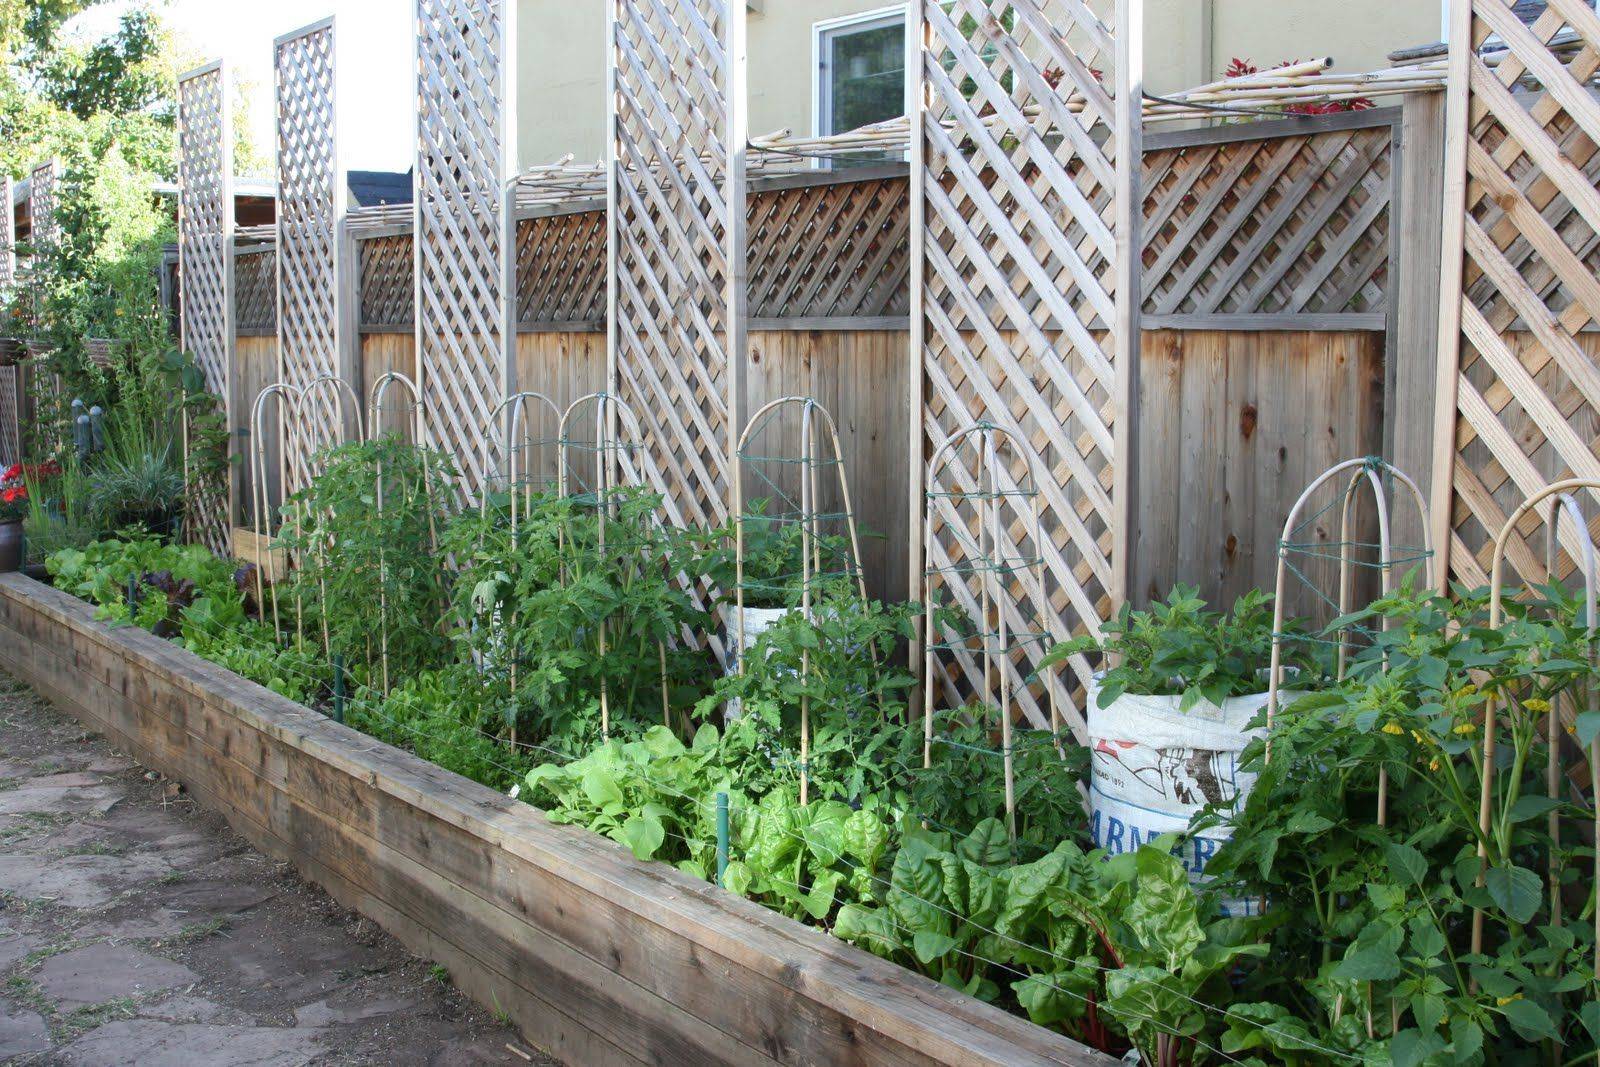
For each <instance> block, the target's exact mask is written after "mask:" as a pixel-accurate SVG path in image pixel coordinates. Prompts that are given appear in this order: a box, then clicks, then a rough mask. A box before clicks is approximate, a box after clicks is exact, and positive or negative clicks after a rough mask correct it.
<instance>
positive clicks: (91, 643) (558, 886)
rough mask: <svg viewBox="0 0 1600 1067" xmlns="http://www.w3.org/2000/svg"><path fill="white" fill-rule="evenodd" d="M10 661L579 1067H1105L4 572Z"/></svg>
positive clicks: (0, 600) (3, 630) (1090, 1055)
mask: <svg viewBox="0 0 1600 1067" xmlns="http://www.w3.org/2000/svg"><path fill="white" fill-rule="evenodd" d="M0 640H3V641H4V644H5V647H6V648H7V650H8V652H9V656H8V669H9V670H10V672H11V673H13V674H14V675H16V676H17V677H18V678H20V679H22V680H23V681H25V682H27V683H28V684H30V685H32V686H34V687H35V688H36V689H38V690H39V691H40V692H41V693H42V694H44V695H45V696H46V697H47V698H49V699H50V700H51V701H52V702H53V703H55V704H56V706H58V707H59V708H61V709H62V710H64V711H66V712H68V713H70V714H72V715H74V716H75V717H77V718H78V719H80V720H81V721H83V722H84V723H85V724H86V725H87V726H89V727H91V728H93V729H95V730H98V731H101V732H103V733H105V734H107V735H108V736H109V737H111V738H112V739H113V741H114V742H115V743H117V744H118V745H119V746H121V747H123V748H125V749H127V750H128V751H129V752H131V753H133V754H134V755H135V756H137V757H138V759H139V760H140V761H141V762H143V763H145V764H147V765H148V766H151V767H154V768H156V769H158V770H160V771H162V772H163V773H165V774H167V775H169V776H170V777H173V778H175V779H177V780H179V781H181V782H183V783H184V785H185V786H187V787H188V788H189V790H190V791H191V792H192V793H193V794H194V796H195V797H196V799H197V800H198V801H199V802H200V803H202V804H205V805H206V806H208V807H212V808H214V809H216V810H218V811H220V812H222V813H223V814H224V815H225V816H226V817H227V818H228V821H229V822H230V823H231V824H232V825H233V826H234V828H235V829H237V830H238V831H239V832H240V833H241V834H243V835H244V836H245V837H247V838H248V839H249V840H250V841H251V842H253V843H254V844H255V845H256V846H257V847H258V848H260V849H261V850H262V851H264V852H266V853H268V854H269V855H272V856H274V857H277V858H279V859H283V860H287V861H289V862H292V863H294V864H295V866H296V867H298V868H299V869H300V871H301V872H302V873H304V874H305V875H306V876H307V877H308V878H310V879H311V880H313V881H315V882H317V883H318V884H320V885H322V886H323V887H325V888H326V889H327V890H328V891H329V892H330V893H331V894H333V896H334V897H336V898H337V899H338V900H340V901H341V902H342V903H344V904H345V905H347V906H349V907H353V908H356V909H358V910H359V911H361V912H362V913H363V914H365V915H367V916H368V917H370V918H372V919H373V920H374V921H376V922H377V923H379V924H380V925H382V926H383V927H384V928H385V929H387V930H389V931H390V932H392V933H394V934H395V935H396V936H397V937H399V938H400V939H401V940H402V941H403V942H404V943H405V944H406V945H407V946H408V947H409V948H410V949H411V950H412V951H414V952H417V953H419V954H420V955H423V956H427V957H429V958H432V959H435V960H438V961H440V962H441V963H443V964H444V965H445V966H447V967H448V968H449V969H450V972H451V975H452V977H453V978H454V980H455V981H456V983H457V984H458V985H459V986H460V987H461V988H462V989H463V990H464V991H465V992H467V993H468V994H469V995H471V996H472V997H473V998H474V999H475V1000H477V1001H479V1002H480V1003H482V1004H485V1005H487V1006H490V1007H493V1008H495V1009H498V1010H504V1011H505V1012H507V1013H508V1014H510V1016H511V1017H512V1018H514V1019H515V1020H516V1022H517V1023H518V1025H519V1026H520V1027H521V1028H522V1030H523V1031H524V1033H526V1034H527V1036H528V1038H529V1039H530V1040H531V1041H533V1042H534V1043H536V1044H537V1045H539V1046H541V1047H543V1048H545V1049H548V1050H549V1051H551V1052H552V1053H553V1054H555V1055H557V1056H559V1057H561V1058H563V1059H565V1060H567V1061H568V1062H571V1063H575V1064H585V1065H604V1064H688V1063H693V1064H695V1065H697V1067H703V1065H710V1064H739V1065H744V1064H763V1063H813V1064H929V1063H948V1064H996V1065H999V1064H1045V1063H1057V1064H1062V1063H1064V1064H1082V1065H1085V1067H1089V1065H1095V1064H1102V1065H1110V1064H1111V1063H1113V1062H1114V1061H1112V1060H1110V1059H1109V1058H1107V1057H1104V1056H1101V1055H1099V1054H1098V1053H1095V1052H1092V1051H1090V1050H1088V1049H1085V1048H1084V1047H1083V1046H1081V1045H1078V1044H1076V1043H1075V1042H1072V1041H1069V1040H1067V1039H1066V1038H1064V1037H1062V1036H1060V1035H1058V1034H1054V1033H1052V1032H1050V1031H1047V1030H1045V1029H1043V1028H1040V1027H1036V1026H1034V1025H1032V1024H1030V1023H1028V1022H1027V1021H1025V1020H1023V1019H1019V1018H1017V1017H1014V1016H1011V1015H1008V1014H1006V1013H1005V1012H1002V1011H1000V1010H999V1009H996V1008H991V1007H989V1006H987V1005H984V1004H982V1003H980V1002H978V1001H976V1000H973V999H971V998H968V997H965V996H963V995H961V994H959V993H956V992H954V991H952V990H949V989H947V988H944V987H943V986H940V985H938V984H937V983H934V982H932V981H928V980H926V979H923V978H920V977H918V976H916V975H914V974H912V973H910V972H908V971H905V970H903V969H901V968H898V967H895V966H893V965H891V964H888V963H885V962H883V961H881V960H878V959H876V958H875V957H872V956H870V955H868V954H866V953H864V952H861V951H858V950H856V949H854V948H852V947H851V946H849V945H845V944H843V943H842V942H839V941H837V940H834V939H833V938H830V937H828V936H826V935H824V934H822V933H820V932H818V931H816V930H811V929H808V928H806V927H803V926H801V925H799V924H798V923H795V922H792V921H790V920H788V919H785V918H783V917H781V916H779V915H777V914H776V913H774V912H771V911H768V910H767V909H765V908H762V907H760V906H759V905H756V904H753V903H751V902H749V901H746V900H742V899H739V898H735V897H732V896H730V895H728V894H726V893H723V892H722V891H720V890H718V889H716V888H715V887H713V886H710V885H708V884H706V883H704V882H700V881H697V880H695V879H692V878H689V877H687V876H685V875H682V874H680V873H678V872H677V871H675V870H673V869H671V868H669V867H667V866H666V865H664V864H649V863H640V862H638V861H636V860H635V859H633V857H632V855H631V854H630V853H628V851H627V850H626V849H623V848H621V847H620V846H617V845H615V844H613V843H612V842H609V841H606V840H604V839H602V838H599V837H597V836H595V835H593V834H590V833H588V832H586V831H583V830H579V829H576V828H573V827H567V826H557V825H554V824H552V823H550V822H548V821H547V820H546V819H545V818H544V817H543V816H542V815H541V814H540V813H539V812H538V811H537V810H536V809H534V808H532V807H529V806H528V805H526V804H522V803H520V802H517V801H514V800H510V799H508V798H506V797H504V796H501V795H500V794H498V793H496V792H495V791H493V790H491V789H488V788H485V787H483V786H479V785H477V784H475V783H473V782H470V781H467V780H466V779H464V778H461V777H459V776H457V775H454V774H451V773H449V772H447V771H444V770H441V769H439V768H437V767H435V766H433V765H432V764H429V763H426V762H424V761H423V760H421V759H419V758H417V757H415V756H412V755H410V754H409V753H406V752H402V751H400V750H398V749H395V748H393V747H391V746H389V745H385V744H382V743H380V742H377V741H374V740H372V739H371V738H368V737H366V736H365V735H363V734H360V733H357V732H356V731H354V730H350V729H347V728H346V727H343V726H340V725H338V724H336V723H334V722H332V721H331V720H329V719H328V718H326V717H324V716H323V715H321V714H320V713H318V712H315V711H312V710H311V709H309V708H306V707H304V706H302V705H299V704H295V703H293V702H291V701H289V700H286V699H284V698H282V697H279V696H277V695H276V694H273V693H271V692H268V691H267V690H265V689H263V688H261V687H259V686H257V685H254V684H253V683H250V682H247V681H245V680H244V679H242V678H240V677H238V676H237V675H234V674H232V673H230V672H228V671H225V670H223V669H221V668H220V667H217V666H215V665H213V664H210V663H207V662H205V661H203V660H201V659H199V658H197V657H195V656H193V655H191V654H189V653H187V652H185V651H183V650H182V649H180V648H178V647H177V646H175V645H173V644H172V643H170V642H168V641H164V640H161V639H160V638H157V637H155V636H154V635H152V634H149V633H147V632H145V631H143V630H138V629H133V628H116V629H112V628H109V627H106V626H104V625H101V624H99V623H97V622H95V621H94V620H93V617H92V609H91V608H90V606H89V605H87V604H85V603H83V602H81V601H79V600H77V599H75V598H73V597H71V596H69V595H67V594H65V593H62V592H60V591H59V590H56V589H53V588H51V587H49V586H47V585H43V584H41V583H39V582H36V581H33V580H32V579H29V578H26V577H23V576H22V575H20V574H7V575H0Z"/></svg>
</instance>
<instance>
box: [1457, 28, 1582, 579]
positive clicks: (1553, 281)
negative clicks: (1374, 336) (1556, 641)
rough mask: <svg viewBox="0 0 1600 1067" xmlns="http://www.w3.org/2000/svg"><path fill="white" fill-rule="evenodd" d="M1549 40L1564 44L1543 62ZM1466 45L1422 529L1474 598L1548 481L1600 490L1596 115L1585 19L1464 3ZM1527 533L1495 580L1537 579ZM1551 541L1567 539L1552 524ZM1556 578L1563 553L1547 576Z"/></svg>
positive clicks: (1536, 556)
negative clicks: (1426, 525) (1434, 440)
mask: <svg viewBox="0 0 1600 1067" xmlns="http://www.w3.org/2000/svg"><path fill="white" fill-rule="evenodd" d="M1491 35H1493V36H1494V37H1496V38H1498V40H1499V42H1500V43H1501V44H1502V45H1503V47H1505V48H1506V49H1507V53H1506V55H1505V57H1504V58H1503V59H1502V60H1501V61H1500V62H1499V63H1498V64H1497V65H1495V66H1493V67H1491V66H1489V65H1488V64H1486V63H1485V62H1484V61H1483V59H1482V58H1481V57H1480V56H1478V55H1477V54H1476V48H1478V47H1479V46H1481V45H1482V44H1483V43H1484V42H1485V41H1486V40H1487V39H1488V38H1489V37H1490V36H1491ZM1558 37H1559V38H1561V39H1562V40H1567V39H1569V38H1575V41H1574V43H1573V44H1572V45H1565V46H1563V47H1561V48H1552V47H1551V42H1552V41H1553V40H1555V39H1557V38H1558ZM1470 44H1471V47H1472V48H1473V49H1474V51H1473V52H1472V53H1471V54H1468V55H1463V54H1462V53H1461V52H1460V51H1458V52H1457V53H1456V54H1455V56H1454V60H1455V61H1456V62H1458V63H1459V62H1461V61H1462V60H1463V59H1464V61H1465V66H1466V68H1467V73H1468V77H1467V81H1466V85H1465V102H1464V108H1462V109H1459V110H1460V112H1461V113H1462V114H1464V116H1465V121H1466V123H1467V128H1466V137H1465V140H1464V142H1463V144H1464V151H1463V153H1462V155H1463V156H1464V159H1461V160H1459V161H1458V163H1459V164H1464V167H1465V172H1466V177H1467V186H1466V197H1465V202H1464V205H1463V206H1464V208H1465V210H1464V212H1463V213H1462V215H1461V217H1460V225H1461V233H1460V239H1461V245H1460V248H1461V253H1462V258H1461V265H1462V277H1461V284H1462V290H1461V293H1460V294H1459V296H1460V300H1459V308H1458V310H1459V322H1460V338H1459V341H1460V347H1459V356H1457V354H1456V352H1455V351H1454V348H1455V338H1449V337H1446V338H1443V339H1442V341H1441V343H1442V344H1443V346H1444V347H1443V353H1442V355H1441V360H1443V361H1445V363H1446V366H1447V369H1448V367H1449V366H1452V365H1453V367H1454V370H1455V377H1454V382H1453V389H1452V390H1444V391H1442V392H1441V396H1440V410H1439V424H1438V425H1439V427H1440V432H1442V433H1450V432H1452V431H1453V439H1451V440H1449V441H1448V444H1447V446H1446V447H1445V448H1441V449H1440V451H1439V453H1438V455H1440V456H1441V458H1442V457H1443V456H1445V455H1448V456H1449V457H1450V463H1451V469H1449V470H1436V471H1435V472H1434V478H1435V498H1434V499H1435V506H1434V522H1435V530H1436V533H1435V536H1436V543H1437V544H1439V545H1440V546H1441V547H1443V548H1444V549H1445V550H1446V551H1447V553H1448V559H1449V572H1450V577H1451V578H1452V579H1453V580H1456V581H1461V582H1464V583H1466V584H1467V585H1468V586H1476V585H1479V584H1482V583H1484V582H1485V581H1486V580H1487V576H1486V573H1485V570H1486V567H1487V565H1488V561H1489V556H1490V552H1491V548H1492V541H1493V538H1494V536H1495V534H1496V533H1497V532H1498V531H1499V530H1500V529H1501V527H1502V526H1503V525H1504V524H1505V521H1506V519H1507V517H1508V516H1509V515H1510V514H1511V512H1512V511H1513V510H1514V509H1515V507H1516V506H1517V504H1518V503H1519V502H1520V501H1521V500H1522V499H1523V498H1524V497H1527V496H1529V495H1531V494H1533V493H1534V492H1536V491H1537V490H1539V489H1541V488H1543V487H1544V486H1546V485H1548V484H1549V483H1550V482H1551V481H1554V480H1556V479H1559V478H1564V477H1573V476H1578V477H1585V478H1595V477H1600V459H1597V454H1596V449H1597V447H1600V441H1597V433H1600V430H1597V421H1600V367H1597V362H1596V360H1597V353H1600V347H1597V345H1596V343H1595V334H1594V333H1593V332H1592V331H1593V330H1594V328H1595V326H1596V325H1597V324H1600V280H1597V278H1596V273H1595V266H1596V258H1597V247H1600V189H1597V188H1596V175H1597V174H1600V151H1597V149H1596V145H1597V144H1600V101H1597V100H1596V99H1595V97H1594V96H1593V94H1592V92H1591V90H1590V89H1589V87H1588V86H1589V84H1590V82H1591V80H1592V79H1593V77H1594V75H1595V74H1596V72H1597V71H1600V17H1597V16H1596V14H1595V12H1594V10H1593V9H1592V8H1591V7H1590V6H1588V5H1587V4H1584V3H1581V2H1575V0H1552V2H1551V3H1550V4H1548V5H1547V6H1546V8H1545V10H1544V11H1543V12H1542V13H1541V14H1540V15H1539V16H1538V17H1537V18H1536V19H1535V20H1534V21H1533V22H1532V23H1531V24H1529V25H1525V24H1524V23H1523V21H1522V19H1521V18H1520V17H1519V15H1518V13H1517V12H1516V11H1515V10H1513V5H1512V4H1511V3H1508V2H1507V0H1474V2H1473V3H1472V33H1471V42H1470ZM1464 47H1466V42H1452V48H1454V49H1462V48H1464ZM1457 91H1460V90H1459V89H1458V90H1457ZM1458 173H1459V172H1458ZM1447 237H1448V235H1447ZM1446 247H1447V248H1449V247H1450V246H1449V245H1448V244H1447V246H1446ZM1447 299H1453V297H1452V296H1451V295H1450V294H1447ZM1441 444H1444V442H1443V441H1441ZM1444 486H1448V492H1444V491H1443V487H1444ZM1539 521H1540V520H1539V517H1538V516H1537V515H1536V514H1530V515H1529V516H1528V518H1527V522H1526V524H1525V528H1523V529H1521V530H1520V531H1519V532H1518V534H1515V535H1513V537H1512V538H1511V541H1510V542H1509V544H1508V548H1507V554H1506V558H1507V560H1508V561H1509V562H1510V564H1511V567H1512V569H1513V572H1512V573H1513V575H1514V576H1513V577H1512V578H1509V579H1508V581H1542V580H1543V577H1544V543H1543V536H1544V535H1543V533H1542V532H1539V531H1537V529H1536V528H1537V525H1538V523H1539ZM1560 534H1561V536H1562V538H1563V539H1566V538H1569V537H1571V536H1572V534H1571V531H1570V530H1569V529H1568V528H1567V527H1566V526H1565V525H1563V526H1562V529H1561V531H1560ZM1569 547H1570V546H1569ZM1571 568H1572V563H1571V559H1570V558H1566V556H1565V554H1563V559H1562V560H1561V561H1560V563H1559V567H1558V574H1561V575H1565V574H1567V573H1570V571H1571Z"/></svg>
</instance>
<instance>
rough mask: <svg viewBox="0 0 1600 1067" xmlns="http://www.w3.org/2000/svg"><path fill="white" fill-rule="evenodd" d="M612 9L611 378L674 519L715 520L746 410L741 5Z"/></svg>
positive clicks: (633, 0)
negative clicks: (633, 418)
mask: <svg viewBox="0 0 1600 1067" xmlns="http://www.w3.org/2000/svg"><path fill="white" fill-rule="evenodd" d="M611 12H612V21H611V23H610V25H609V27H608V33H609V38H610V46H611V54H612V62H613V66H614V71H615V74H614V83H613V86H612V92H611V94H610V95H611V98H612V101H613V108H614V110H613V113H612V116H611V146H610V148H611V152H612V158H613V162H612V171H613V173H612V180H613V182H614V185H615V201H616V210H615V214H614V217H613V219H612V225H611V241H612V249H613V251H612V254H613V256H614V257H615V259H614V264H615V266H614V270H613V277H612V283H613V284H614V286H615V305H616V322H615V324H614V326H613V330H614V337H615V340H614V351H613V360H614V375H615V388H616V391H617V393H618V394H619V395H620V396H621V397H622V399H623V400H624V401H625V402H626V403H627V404H628V405H629V406H631V407H632V408H633V410H634V411H635V412H637V413H638V415H639V421H640V424H641V426H640V429H641V432H642V434H643V438H644V441H643V447H644V449H645V451H646V452H647V453H648V454H649V460H650V463H649V464H648V465H649V466H650V467H651V469H653V470H654V471H656V472H657V474H658V477H659V479H660V480H659V482H658V484H657V485H656V486H655V488H656V489H658V490H659V491H660V492H661V493H662V494H663V495H664V496H665V498H666V507H667V510H668V513H669V514H670V516H671V517H672V519H673V520H674V521H676V522H678V523H681V524H689V525H697V526H714V525H719V524H721V523H723V522H724V521H726V520H727V518H728V515H729V511H730V496H731V492H730V485H729V476H730V471H731V466H732V451H733V435H734V434H736V433H737V432H738V427H739V421H740V418H741V408H742V406H743V404H742V399H741V397H740V393H741V389H740V384H739V383H740V382H741V380H742V378H741V366H742V361H743V360H744V356H745V354H744V336H745V335H744V330H745V322H744V312H743V302H744V291H743V285H742V283H741V279H742V273H743V269H744V262H745V244H744V218H745V189H744V149H745V144H744V140H745V139H744V136H743V125H742V121H741V117H740V112H741V110H742V108H743V107H744V101H743V99H742V91H741V90H742V82H743V74H742V68H743V63H744V56H743V54H742V50H741V49H740V48H739V47H737V45H736V44H735V42H738V41H742V39H743V20H744V17H745V14H744V5H743V4H742V3H738V2H735V3H726V2H724V0H617V2H616V3H614V4H613V5H612V6H611Z"/></svg>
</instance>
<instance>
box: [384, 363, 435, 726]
mask: <svg viewBox="0 0 1600 1067" xmlns="http://www.w3.org/2000/svg"><path fill="white" fill-rule="evenodd" d="M397 383H398V384H399V385H401V386H403V387H404V388H405V389H406V391H407V392H409V393H410V394H411V416H412V420H413V424H412V427H411V439H412V441H414V442H416V444H417V445H418V446H419V447H420V446H421V444H422V393H421V391H420V390H419V389H418V388H417V383H416V382H414V381H412V380H411V379H410V378H409V377H407V376H406V375H405V374H402V373H401V372H400V371H397V370H392V371H388V372H386V373H384V374H382V375H380V376H379V377H378V380H377V381H375V382H373V383H372V390H371V392H370V393H369V394H368V398H367V433H368V435H369V436H370V437H372V438H374V439H375V438H376V437H377V434H378V428H379V427H380V426H382V425H383V412H384V404H383V402H384V399H385V398H386V397H387V395H388V392H389V388H390V386H392V385H395V384H397ZM423 480H424V481H426V480H427V475H426V474H424V475H423ZM374 482H375V485H374V486H373V501H374V505H375V507H376V508H377V510H378V515H379V516H380V517H382V515H383V461H382V460H381V459H380V460H379V461H378V463H377V474H376V476H375V478H374ZM423 491H424V492H425V493H426V494H427V497H428V503H429V507H428V532H429V535H430V537H431V539H432V540H433V542H434V548H435V549H437V548H438V541H439V537H438V532H437V530H436V529H435V528H434V525H433V507H432V503H433V487H432V486H431V485H425V486H424V488H423ZM388 583H389V566H388V562H387V560H386V559H385V553H384V549H383V544H382V542H379V544H378V660H379V664H380V667H379V670H380V672H381V674H382V678H381V681H382V684H383V695H384V696H388V695H389V584H388Z"/></svg>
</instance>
